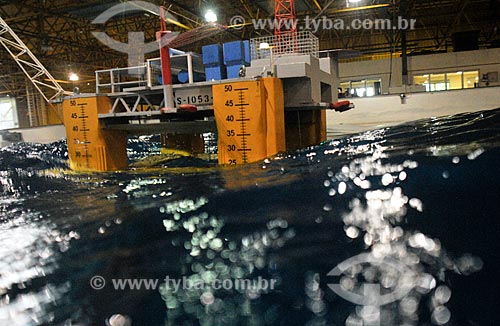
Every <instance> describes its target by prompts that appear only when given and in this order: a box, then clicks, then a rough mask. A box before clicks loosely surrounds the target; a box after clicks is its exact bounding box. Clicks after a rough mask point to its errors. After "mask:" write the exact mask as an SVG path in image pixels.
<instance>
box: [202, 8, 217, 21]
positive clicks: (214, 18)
mask: <svg viewBox="0 0 500 326" xmlns="http://www.w3.org/2000/svg"><path fill="white" fill-rule="evenodd" d="M205 20H206V21H207V22H209V23H215V22H216V21H217V14H216V13H215V12H214V11H213V10H211V9H209V10H207V12H206V13H205Z"/></svg>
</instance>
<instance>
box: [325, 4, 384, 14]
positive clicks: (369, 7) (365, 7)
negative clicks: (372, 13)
mask: <svg viewBox="0 0 500 326" xmlns="http://www.w3.org/2000/svg"><path fill="white" fill-rule="evenodd" d="M389 6H390V4H388V3H383V4H378V5H370V6H361V7H353V8H344V9H337V10H332V11H328V13H332V14H336V13H341V12H350V11H360V10H368V9H377V8H383V7H389Z"/></svg>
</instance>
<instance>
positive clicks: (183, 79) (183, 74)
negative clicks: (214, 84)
mask: <svg viewBox="0 0 500 326" xmlns="http://www.w3.org/2000/svg"><path fill="white" fill-rule="evenodd" d="M177 79H178V80H179V83H181V84H185V83H187V82H189V74H188V72H187V71H186V70H182V71H180V72H179V74H178V75H177ZM193 79H194V81H195V82H199V81H202V80H205V76H203V74H200V73H197V72H194V73H193Z"/></svg>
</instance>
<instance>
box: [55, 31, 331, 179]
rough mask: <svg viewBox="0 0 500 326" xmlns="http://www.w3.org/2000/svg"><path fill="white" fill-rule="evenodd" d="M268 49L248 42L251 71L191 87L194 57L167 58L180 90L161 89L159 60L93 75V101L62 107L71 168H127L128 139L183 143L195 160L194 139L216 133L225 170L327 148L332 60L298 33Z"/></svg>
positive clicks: (266, 41)
mask: <svg viewBox="0 0 500 326" xmlns="http://www.w3.org/2000/svg"><path fill="white" fill-rule="evenodd" d="M275 40H276V37H275V36H269V37H263V38H257V39H252V40H250V53H251V63H250V65H249V66H248V67H245V66H241V68H240V71H239V77H238V78H232V79H225V80H208V81H202V82H196V81H195V78H194V76H196V75H197V74H201V73H203V72H204V67H203V65H202V61H201V58H200V57H199V55H197V54H194V53H171V58H170V65H171V71H172V74H173V75H175V74H177V73H180V72H183V73H187V76H188V78H187V83H184V84H174V85H163V84H162V80H161V78H158V76H161V72H162V69H161V62H160V59H151V60H148V61H147V62H146V63H145V64H144V65H142V66H139V67H127V68H119V69H109V70H101V71H97V72H96V93H95V94H75V95H72V96H68V97H65V98H64V99H63V114H64V124H65V127H66V132H67V142H68V153H69V158H70V165H71V167H72V168H73V169H75V170H89V171H114V170H120V169H124V168H126V167H127V164H128V159H127V151H126V144H127V137H128V136H129V135H134V134H135V135H137V134H163V135H168V137H167V138H169V139H171V140H172V139H173V140H175V139H176V137H177V138H178V137H181V138H182V140H183V143H184V145H183V147H184V149H185V150H187V151H190V152H194V153H196V152H200V151H203V142H202V141H201V145H200V137H199V135H201V134H203V133H208V132H214V133H217V136H218V137H217V138H218V161H219V163H220V164H230V165H234V164H242V163H249V162H255V161H259V160H262V159H264V158H266V157H270V156H273V155H276V154H277V153H279V152H283V151H286V150H292V149H297V148H304V147H307V146H310V145H314V144H318V143H320V142H321V141H324V140H326V112H325V110H326V109H329V108H331V107H332V103H334V102H336V101H337V88H338V74H337V71H338V68H337V61H336V58H335V57H334V56H333V55H330V56H327V57H324V58H320V57H319V51H318V39H317V38H316V37H315V36H314V35H312V34H311V33H309V32H299V33H297V37H296V38H294V40H293V42H294V44H293V46H290V44H284V43H283V42H282V41H280V42H275ZM166 88H172V90H173V91H170V92H166V91H165V90H166ZM169 103H170V105H169ZM172 103H173V105H172ZM174 143H175V141H171V142H170V144H169V142H167V143H166V146H170V145H171V146H174V145H175V144H174Z"/></svg>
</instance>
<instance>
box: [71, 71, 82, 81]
mask: <svg viewBox="0 0 500 326" xmlns="http://www.w3.org/2000/svg"><path fill="white" fill-rule="evenodd" d="M68 79H69V80H70V81H78V80H79V79H80V77H78V75H77V74H75V73H74V72H70V73H69V76H68Z"/></svg>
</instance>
